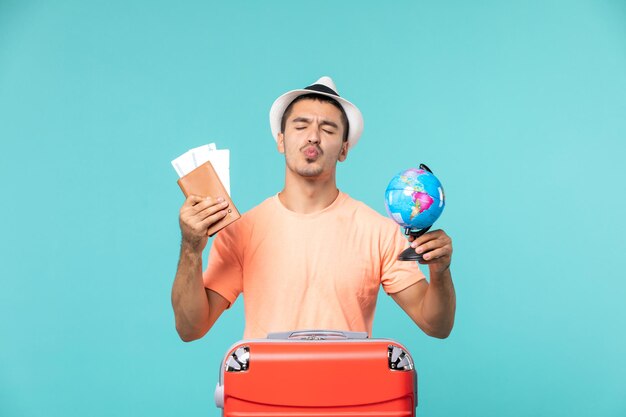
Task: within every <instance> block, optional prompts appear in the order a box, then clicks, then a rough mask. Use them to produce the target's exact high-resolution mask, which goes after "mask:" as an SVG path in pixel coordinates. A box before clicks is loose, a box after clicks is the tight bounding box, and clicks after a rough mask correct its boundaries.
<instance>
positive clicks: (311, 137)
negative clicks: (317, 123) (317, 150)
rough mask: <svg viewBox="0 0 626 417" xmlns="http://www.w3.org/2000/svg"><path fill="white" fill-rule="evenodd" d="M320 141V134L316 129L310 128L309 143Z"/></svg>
mask: <svg viewBox="0 0 626 417" xmlns="http://www.w3.org/2000/svg"><path fill="white" fill-rule="evenodd" d="M319 142H320V134H319V132H318V131H317V129H311V131H310V132H309V143H319Z"/></svg>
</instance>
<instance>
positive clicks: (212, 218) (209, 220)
mask: <svg viewBox="0 0 626 417" xmlns="http://www.w3.org/2000/svg"><path fill="white" fill-rule="evenodd" d="M227 214H228V210H220V211H218V212H217V213H214V214H211V215H210V216H208V217H206V218H205V219H204V220H202V221H201V222H200V225H201V226H202V228H203V229H208V228H209V227H210V226H211V225H212V224H213V223H217V222H218V221H220V220H221V219H222V218H223V217H225V216H226V215H227Z"/></svg>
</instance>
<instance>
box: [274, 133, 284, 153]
mask: <svg viewBox="0 0 626 417" xmlns="http://www.w3.org/2000/svg"><path fill="white" fill-rule="evenodd" d="M276 147H277V148H278V152H280V153H285V135H283V132H279V133H278V135H276Z"/></svg>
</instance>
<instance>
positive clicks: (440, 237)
mask: <svg viewBox="0 0 626 417" xmlns="http://www.w3.org/2000/svg"><path fill="white" fill-rule="evenodd" d="M409 241H410V242H411V247H412V248H414V249H415V253H418V254H420V255H422V257H423V258H424V260H423V261H419V263H421V264H425V265H428V267H429V268H430V273H431V276H432V274H433V273H441V272H443V271H445V270H447V269H448V268H450V262H451V260H452V239H450V237H449V236H448V235H447V234H446V232H444V231H443V230H433V231H432V232H428V233H425V234H423V235H422V236H420V237H418V238H417V239H413V238H412V237H409Z"/></svg>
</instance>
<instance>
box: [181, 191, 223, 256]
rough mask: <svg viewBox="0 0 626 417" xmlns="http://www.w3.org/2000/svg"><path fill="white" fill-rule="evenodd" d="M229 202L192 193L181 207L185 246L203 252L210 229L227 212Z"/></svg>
mask: <svg viewBox="0 0 626 417" xmlns="http://www.w3.org/2000/svg"><path fill="white" fill-rule="evenodd" d="M227 207H228V202H227V201H224V199H223V198H221V197H219V198H217V199H213V198H211V197H200V196H197V195H190V196H189V197H187V199H186V200H185V203H184V204H183V206H182V207H181V208H180V216H179V223H180V231H181V233H182V235H183V242H182V244H183V246H187V247H188V248H189V249H191V250H193V251H199V252H202V250H204V247H205V246H206V244H207V241H208V239H209V236H208V230H209V227H211V226H212V225H213V224H214V223H216V222H217V221H219V220H221V219H222V218H223V217H224V216H226V214H227V210H225V209H226V208H227Z"/></svg>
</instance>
